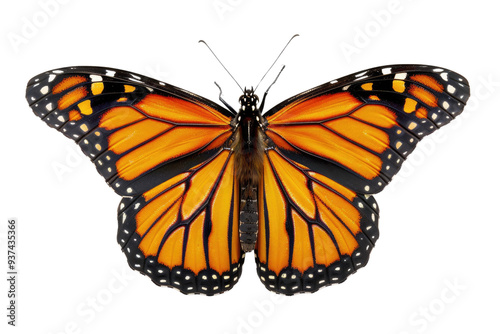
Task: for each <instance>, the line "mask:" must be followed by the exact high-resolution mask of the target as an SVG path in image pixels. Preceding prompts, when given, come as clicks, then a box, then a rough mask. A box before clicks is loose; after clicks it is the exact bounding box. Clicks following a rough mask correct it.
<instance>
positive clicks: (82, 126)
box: [80, 124, 89, 132]
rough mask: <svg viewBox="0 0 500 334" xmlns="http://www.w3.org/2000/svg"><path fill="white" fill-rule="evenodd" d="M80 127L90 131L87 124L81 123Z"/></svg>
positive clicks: (84, 130)
mask: <svg viewBox="0 0 500 334" xmlns="http://www.w3.org/2000/svg"><path fill="white" fill-rule="evenodd" d="M80 129H82V131H83V132H87V131H89V128H88V127H87V124H82V125H80Z"/></svg>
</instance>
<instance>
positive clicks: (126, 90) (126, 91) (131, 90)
mask: <svg viewBox="0 0 500 334" xmlns="http://www.w3.org/2000/svg"><path fill="white" fill-rule="evenodd" d="M123 89H124V90H125V93H131V92H133V91H134V90H135V87H134V86H130V85H123Z"/></svg>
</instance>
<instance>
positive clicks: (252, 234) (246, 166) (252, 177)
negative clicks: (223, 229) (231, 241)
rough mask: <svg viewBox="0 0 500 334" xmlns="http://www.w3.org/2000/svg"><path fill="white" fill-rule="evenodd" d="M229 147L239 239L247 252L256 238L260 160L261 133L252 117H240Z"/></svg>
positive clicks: (260, 171)
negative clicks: (233, 166)
mask: <svg viewBox="0 0 500 334" xmlns="http://www.w3.org/2000/svg"><path fill="white" fill-rule="evenodd" d="M233 150H234V155H235V161H236V175H238V178H239V184H240V219H239V221H240V224H239V232H240V243H241V248H242V250H243V251H244V252H250V251H252V250H253V249H254V248H255V243H256V241H257V227H258V220H259V216H258V201H257V194H258V185H259V182H260V178H261V176H262V168H263V161H264V134H263V133H262V130H261V129H260V126H259V124H258V123H257V121H256V120H255V118H250V117H248V118H243V119H242V120H241V123H240V124H239V128H238V130H237V132H236V134H235V141H234V146H233Z"/></svg>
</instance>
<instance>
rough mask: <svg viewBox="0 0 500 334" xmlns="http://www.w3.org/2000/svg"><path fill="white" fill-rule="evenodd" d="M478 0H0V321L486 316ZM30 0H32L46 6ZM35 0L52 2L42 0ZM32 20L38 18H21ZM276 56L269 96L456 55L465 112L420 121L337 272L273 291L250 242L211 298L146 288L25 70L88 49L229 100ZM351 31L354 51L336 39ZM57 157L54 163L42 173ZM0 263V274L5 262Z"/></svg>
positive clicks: (82, 164) (488, 153) (44, 324)
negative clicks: (428, 126) (424, 127)
mask: <svg viewBox="0 0 500 334" xmlns="http://www.w3.org/2000/svg"><path fill="white" fill-rule="evenodd" d="M492 3H493V2H488V1H479V0H475V1H439V2H438V1H431V0H425V1H407V0H400V1H390V0H376V1H373V0H372V1H351V2H349V1H290V0H288V1H273V2H272V4H271V1H264V0H208V1H201V0H200V1H175V2H174V1H143V2H139V1H95V0H88V1H76V0H73V1H70V0H65V1H62V0H59V1H56V0H41V1H34V0H25V1H16V2H14V1H11V2H5V1H4V2H2V5H1V6H2V7H3V8H0V13H1V14H0V15H1V17H0V22H1V25H2V39H1V47H2V51H1V52H2V61H1V65H0V66H1V72H0V73H1V74H0V75H1V79H0V85H1V87H0V92H1V115H2V116H1V121H0V127H1V128H0V136H1V140H0V143H1V155H0V156H1V160H0V166H1V167H0V168H1V170H2V173H1V175H2V185H1V194H0V196H1V198H0V203H1V205H0V210H1V211H0V220H1V228H0V240H1V250H0V254H2V255H1V256H0V259H1V261H2V264H1V265H0V267H1V268H2V272H4V273H5V272H6V271H7V270H6V269H5V268H6V225H7V219H8V218H9V217H17V218H18V219H19V229H18V236H19V244H18V247H19V248H18V260H19V282H18V296H19V297H18V306H19V309H18V327H17V328H14V329H13V328H11V327H10V326H7V325H6V322H7V318H6V316H5V315H6V313H7V311H6V310H5V308H6V306H7V297H6V295H7V285H6V280H5V279H1V284H0V296H1V298H0V305H1V307H0V309H1V310H2V311H1V312H0V313H1V314H0V319H2V320H1V325H0V326H1V328H2V330H1V331H2V333H5V332H4V328H8V329H9V333H14V332H16V333H43V334H49V333H52V334H55V333H58V334H61V333H109V332H110V331H111V332H116V333H141V334H142V333H169V332H170V333H195V332H196V333H198V332H200V333H201V332H202V333H207V334H208V333H218V334H223V333H248V334H249V333H290V332H292V333H299V332H302V333H304V332H307V333H316V332H321V333H366V332H374V333H389V334H391V333H394V334H403V333H404V334H414V333H443V332H447V333H470V332H491V329H493V328H496V329H497V330H498V314H499V311H500V307H499V303H498V301H499V298H500V288H499V284H498V282H499V281H500V275H499V270H498V263H499V248H498V236H499V235H500V227H499V225H500V224H499V223H500V219H499V217H498V200H499V195H498V190H499V188H500V187H499V186H500V182H499V180H498V152H499V148H498V135H497V133H498V124H499V123H498V122H499V121H500V117H499V110H498V109H499V107H498V106H499V101H498V98H499V95H500V94H499V92H500V69H499V66H498V63H499V59H500V52H499V47H498V37H497V36H498V32H499V31H500V29H499V28H500V26H499V22H498V21H499V20H498V17H497V13H498V8H491V7H490V6H491V5H490V4H492ZM44 4H45V5H44ZM48 4H50V5H48ZM31 25H34V27H35V28H33V26H31ZM295 33H299V34H300V35H301V36H300V37H299V38H297V39H296V40H294V41H293V43H292V44H291V45H290V47H289V48H288V50H287V51H286V52H285V54H284V55H283V57H282V58H281V59H280V60H279V61H278V63H277V65H278V66H277V67H275V68H274V69H273V70H272V71H271V73H270V75H269V77H267V78H266V79H265V81H264V82H263V84H262V86H261V88H260V89H259V90H260V92H258V93H260V94H262V92H263V90H265V88H267V86H268V85H269V83H270V82H271V80H272V79H273V78H274V76H275V75H276V73H277V71H278V69H279V67H280V66H281V65H282V64H286V65H287V68H286V69H285V71H284V72H283V74H282V76H281V77H280V79H279V80H278V82H277V84H276V85H275V86H274V87H273V88H272V90H271V93H270V96H269V100H268V107H271V106H272V105H274V104H276V103H278V102H280V101H281V100H283V99H285V98H287V97H289V96H291V95H294V94H296V93H299V92H301V91H303V90H305V89H308V88H310V87H313V86H316V85H318V84H322V83H324V82H326V81H329V80H332V79H335V78H338V77H340V76H344V75H347V74H350V73H352V72H356V71H359V70H363V69H366V68H369V67H373V66H378V65H387V64H394V63H423V64H431V65H436V66H443V67H446V68H449V69H452V70H455V71H457V72H459V73H461V74H462V75H464V76H465V77H466V78H468V79H469V82H470V84H471V87H472V90H471V91H472V94H473V95H472V98H471V101H470V103H469V105H468V106H467V107H466V110H465V112H464V113H463V114H462V115H461V116H460V117H459V118H458V119H457V120H455V121H454V122H453V123H452V124H450V125H449V126H447V127H445V128H444V129H441V130H440V131H438V132H437V133H435V134H434V135H432V136H430V137H428V138H426V139H425V140H424V141H423V142H422V143H421V144H420V145H419V147H418V148H417V150H416V151H415V152H414V153H413V155H412V156H411V157H410V158H409V161H407V162H406V163H405V165H404V166H403V169H402V171H401V172H400V174H399V175H398V176H397V178H396V179H395V180H394V181H393V183H392V184H391V185H390V186H389V187H387V188H386V189H385V190H384V191H383V192H382V193H381V194H379V195H377V196H376V199H377V201H378V203H379V206H380V207H381V219H380V230H381V237H380V239H379V241H378V243H377V247H376V248H375V249H374V251H373V252H372V256H371V259H370V262H369V263H368V266H367V267H365V268H363V269H361V270H360V271H359V272H358V273H356V274H355V275H353V276H352V277H350V278H349V279H348V280H347V281H346V282H345V283H343V284H341V285H335V286H331V287H328V288H325V289H322V290H320V291H319V292H317V293H314V294H305V295H298V296H294V297H284V296H279V297H277V298H276V295H274V294H273V293H271V292H268V291H267V290H266V289H265V288H264V286H263V285H262V284H261V283H260V281H259V279H258V278H257V275H256V272H255V264H254V261H253V258H252V256H250V257H247V261H246V264H245V266H244V270H243V275H242V278H241V281H240V282H239V283H238V284H237V285H236V286H235V287H234V288H233V289H232V290H231V291H229V292H226V293H225V294H223V295H219V296H215V297H205V296H185V295H182V294H181V293H179V292H178V291H176V290H173V289H168V288H159V287H157V286H156V285H154V284H153V283H151V282H150V281H149V279H148V278H146V277H143V276H142V275H140V274H139V273H137V272H133V271H132V270H130V269H129V268H128V266H127V264H126V260H125V256H124V255H123V254H122V253H121V250H120V247H119V246H118V244H117V243H116V241H115V237H116V225H117V223H116V207H117V205H118V202H119V197H118V196H117V195H116V194H115V193H114V192H113V191H112V190H111V189H109V188H108V186H107V185H106V184H105V182H103V180H102V178H101V177H100V176H99V175H98V174H97V173H96V171H95V168H94V166H93V165H92V164H91V163H90V161H87V159H86V158H85V159H84V158H82V155H81V153H79V149H78V148H77V146H76V145H75V144H74V143H72V142H71V141H69V140H68V139H66V138H65V137H64V136H62V135H61V134H59V133H57V132H56V131H54V130H52V129H50V128H49V127H47V126H46V125H45V124H43V122H41V121H40V120H39V119H38V118H37V117H35V116H34V115H33V113H32V111H31V110H30V108H29V107H28V105H27V103H26V101H25V99H24V90H25V85H26V82H27V81H28V80H29V79H30V78H31V77H32V76H34V75H36V74H38V73H40V72H43V71H46V70H49V69H53V68H58V67H63V66H71V65H100V66H109V67H116V68H122V69H126V70H129V71H134V72H138V73H141V74H144V75H148V76H153V77H156V78H157V79H161V80H164V81H167V82H169V83H171V84H174V85H176V86H179V87H183V88H185V89H188V90H190V91H193V92H195V93H198V94H200V95H203V96H206V97H208V98H210V99H213V100H215V101H216V100H217V96H218V90H217V88H216V87H215V85H214V84H213V81H214V80H216V81H217V82H218V83H219V84H220V85H221V86H222V87H223V89H224V94H225V97H226V100H227V101H229V102H230V103H232V104H233V106H234V107H235V108H236V107H237V98H238V96H239V91H238V89H237V87H236V85H235V84H234V83H233V82H232V81H231V79H230V78H229V77H228V76H227V74H226V73H225V72H224V70H223V69H222V68H221V67H220V66H219V65H218V64H217V63H216V61H215V59H214V58H213V57H212V55H210V54H209V52H208V50H207V49H206V48H205V47H204V46H203V45H201V44H198V43H197V42H198V40H199V39H205V40H206V41H207V42H209V44H210V45H211V46H212V48H213V49H214V50H215V51H216V53H217V54H218V56H219V57H220V58H221V60H222V61H223V62H224V64H225V65H226V67H227V68H228V69H230V70H231V71H232V73H233V75H234V76H235V77H236V78H237V79H238V80H239V81H240V83H241V84H242V85H247V86H251V85H255V84H256V83H257V82H258V80H259V79H260V77H261V76H262V74H263V73H264V72H265V71H266V70H267V68H268V66H269V65H270V64H271V63H272V61H273V60H274V59H275V57H276V56H277V54H278V53H279V51H280V50H281V48H282V47H283V46H284V44H285V43H286V41H287V40H288V39H289V38H290V37H291V36H292V35H293V34H295ZM349 46H350V48H351V49H350V50H351V51H353V49H354V48H355V53H353V54H350V55H349V54H346V53H344V52H343V51H342V47H343V48H347V47H349ZM54 166H59V167H60V168H61V166H65V169H63V170H64V174H62V175H59V177H58V175H57V173H56V172H55V171H54ZM4 275H5V274H2V275H0V277H5V276H4Z"/></svg>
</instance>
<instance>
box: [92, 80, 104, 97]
mask: <svg viewBox="0 0 500 334" xmlns="http://www.w3.org/2000/svg"><path fill="white" fill-rule="evenodd" d="M90 89H91V90H92V94H93V95H99V94H101V93H102V91H103V90H104V84H103V83H102V82H94V83H93V84H92V86H90Z"/></svg>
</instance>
